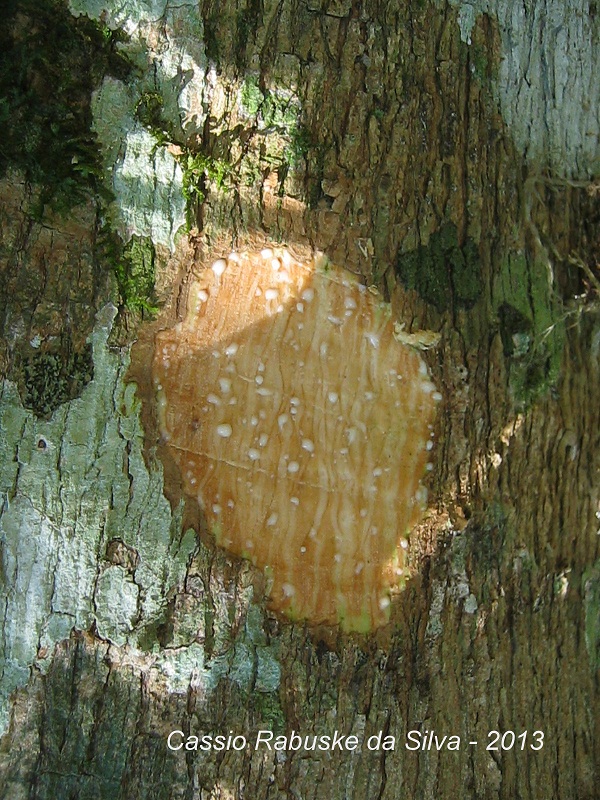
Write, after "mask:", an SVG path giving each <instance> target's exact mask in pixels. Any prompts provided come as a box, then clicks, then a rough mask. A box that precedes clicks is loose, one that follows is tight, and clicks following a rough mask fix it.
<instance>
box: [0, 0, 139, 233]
mask: <svg viewBox="0 0 600 800" xmlns="http://www.w3.org/2000/svg"><path fill="white" fill-rule="evenodd" d="M118 43H119V35H118V34H117V33H116V32H114V31H111V30H109V29H108V28H107V27H106V26H103V25H101V24H99V23H97V22H93V21H92V20H90V19H88V18H87V17H84V16H82V17H79V18H75V17H73V16H72V15H71V14H70V13H69V10H68V8H67V6H66V4H64V3H62V2H59V0H8V2H7V3H4V5H3V15H2V26H1V29H0V98H1V99H0V141H1V142H2V145H1V147H0V175H4V174H5V173H6V171H7V169H9V168H16V169H18V170H19V171H20V172H22V173H23V174H24V176H25V179H26V180H27V181H28V182H30V183H31V184H34V185H35V186H36V187H38V189H39V191H38V194H37V202H36V204H35V206H34V208H33V209H31V213H32V214H33V216H35V217H36V218H41V217H42V216H43V213H44V209H45V208H46V207H47V206H49V207H50V208H52V209H53V210H55V211H58V212H62V213H64V212H67V211H69V210H70V209H71V208H72V207H73V206H74V205H76V204H77V203H79V202H82V201H84V200H86V199H87V198H88V197H89V196H90V195H93V194H97V193H99V194H102V193H103V192H104V191H105V190H104V189H103V187H102V180H101V175H102V170H101V158H100V153H99V148H98V145H97V142H96V137H95V135H94V134H93V133H92V131H91V129H90V128H91V122H92V115H91V108H90V103H91V95H92V91H93V90H94V89H95V88H96V87H97V86H98V85H99V84H100V82H101V80H102V78H103V77H104V76H105V75H106V74H110V75H113V76H115V77H119V78H122V77H124V76H125V75H126V74H127V73H128V71H129V64H128V62H127V60H126V59H125V58H124V57H123V56H122V54H121V53H119V52H118V50H117V45H118Z"/></svg>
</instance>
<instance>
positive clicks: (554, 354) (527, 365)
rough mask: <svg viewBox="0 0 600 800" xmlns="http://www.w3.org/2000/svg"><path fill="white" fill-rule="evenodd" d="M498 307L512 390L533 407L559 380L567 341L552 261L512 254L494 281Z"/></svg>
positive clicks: (495, 299)
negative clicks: (550, 269) (554, 288)
mask: <svg viewBox="0 0 600 800" xmlns="http://www.w3.org/2000/svg"><path fill="white" fill-rule="evenodd" d="M493 298H494V307H495V311H496V314H497V316H498V324H499V332H500V336H501V339H502V345H503V349H504V355H505V357H506V359H507V363H508V370H509V384H510V388H511V391H512V394H513V396H514V398H515V400H516V401H517V403H518V404H519V405H521V406H524V407H527V406H529V405H530V404H531V403H532V402H533V401H534V400H535V399H536V398H537V397H539V396H541V395H542V394H544V393H545V392H546V391H548V389H549V388H550V387H551V386H552V385H553V384H554V383H555V382H556V380H557V378H558V375H559V372H560V364H561V354H562V349H563V344H564V334H565V327H564V315H563V313H562V310H561V307H560V304H559V301H558V299H557V298H556V296H555V294H554V293H553V291H552V287H551V282H550V280H549V275H548V265H547V264H545V263H543V262H542V261H541V260H538V261H530V260H529V259H528V258H527V256H526V255H525V254H524V253H522V252H516V253H509V254H508V256H507V258H506V259H505V261H504V262H503V264H502V266H501V269H500V271H499V273H498V275H497V276H496V280H495V282H494V292H493Z"/></svg>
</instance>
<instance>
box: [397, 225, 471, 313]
mask: <svg viewBox="0 0 600 800" xmlns="http://www.w3.org/2000/svg"><path fill="white" fill-rule="evenodd" d="M396 272H397V274H398V276H399V278H400V280H401V281H402V283H403V284H404V285H405V286H406V288H407V289H413V290H415V291H417V292H418V293H419V294H420V295H421V297H422V298H423V299H424V300H426V301H427V302H428V303H430V304H431V305H433V306H435V308H436V309H437V310H438V311H440V312H443V311H447V310H448V309H449V308H450V307H451V306H452V305H454V306H458V307H462V308H471V307H472V306H473V305H474V304H475V303H476V302H477V300H478V298H479V296H480V294H481V291H482V279H481V266H480V260H479V252H478V249H477V246H476V244H475V242H473V241H472V240H471V239H467V240H466V242H465V243H464V244H463V245H459V244H458V236H457V230H456V226H455V225H453V224H452V223H447V224H445V225H443V226H442V227H441V228H440V230H439V231H437V232H436V233H434V234H433V235H432V236H431V238H430V240H429V243H428V244H427V246H426V247H423V246H422V247H419V248H418V249H417V250H413V251H412V252H410V253H404V254H401V255H400V256H399V257H398V261H397V265H396Z"/></svg>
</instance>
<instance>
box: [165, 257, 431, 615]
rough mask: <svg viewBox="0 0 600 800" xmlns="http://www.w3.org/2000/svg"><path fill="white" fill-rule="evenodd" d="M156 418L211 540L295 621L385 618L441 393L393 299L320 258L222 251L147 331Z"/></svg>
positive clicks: (419, 505) (418, 500)
mask: <svg viewBox="0 0 600 800" xmlns="http://www.w3.org/2000/svg"><path fill="white" fill-rule="evenodd" d="M153 376H154V383H155V388H156V390H157V393H158V405H159V424H160V428H161V433H162V435H163V437H164V438H165V439H166V440H167V443H168V447H169V448H170V450H171V452H172V454H173V457H174V459H175V461H176V462H177V464H178V466H179V468H180V470H181V473H182V477H183V483H184V490H185V491H186V492H187V493H188V494H190V495H192V496H194V497H197V499H198V501H199V503H200V504H201V506H202V507H203V509H204V513H205V515H206V518H207V521H208V523H209V526H210V527H211V529H212V530H213V532H214V534H215V536H216V539H217V541H218V542H219V544H221V545H222V546H223V547H225V548H227V549H229V550H230V551H232V552H234V553H236V554H238V555H241V556H244V557H247V558H249V559H251V560H252V561H253V562H254V563H255V564H257V565H258V566H260V567H262V568H264V569H266V570H267V571H268V574H269V576H270V578H271V588H270V598H271V604H272V606H273V607H274V608H276V609H277V610H281V611H284V612H286V613H287V614H289V615H290V616H292V617H293V618H307V619H309V620H312V621H315V622H327V623H337V622H341V624H342V626H343V627H344V628H345V629H347V630H368V629H370V628H372V627H375V626H377V625H380V624H382V623H384V622H385V621H386V620H387V618H388V615H389V605H390V597H391V595H392V594H393V592H394V591H395V590H396V589H398V588H400V587H401V586H402V585H403V583H404V581H405V580H406V577H407V569H406V558H405V552H406V548H407V546H408V542H407V537H408V535H409V533H410V530H411V528H412V527H413V526H414V525H415V524H416V522H417V521H418V519H419V518H420V516H421V514H422V510H423V507H424V504H425V502H426V490H425V489H424V487H423V486H422V485H421V483H420V480H421V478H422V476H423V474H424V472H425V470H426V467H427V461H428V454H429V451H430V450H431V448H432V445H433V441H432V436H433V434H432V423H433V418H434V409H435V405H436V402H437V401H438V400H439V399H440V395H439V393H438V392H436V390H435V387H434V385H433V384H432V383H431V381H430V379H429V376H428V374H427V369H426V366H425V364H424V362H423V361H422V359H421V358H420V357H419V355H418V353H417V352H415V350H414V349H413V348H411V347H408V346H406V345H405V344H403V343H401V342H398V341H397V340H396V339H395V338H394V330H393V325H392V320H391V316H390V310H389V307H388V306H387V305H386V304H384V303H383V302H382V301H381V300H380V299H379V298H378V297H376V296H374V295H373V294H371V293H370V292H369V291H368V290H366V289H365V287H363V286H361V285H359V284H358V283H357V282H356V281H355V280H354V279H353V278H352V276H351V275H349V274H348V273H346V272H344V271H343V270H341V269H338V268H336V267H333V266H332V265H330V264H327V263H326V262H325V261H323V260H322V261H319V259H318V258H317V259H316V260H312V261H309V262H302V263H301V262H300V261H298V260H296V259H295V258H294V257H293V256H292V255H291V254H290V252H289V251H288V250H286V249H283V248H279V249H271V248H267V249H264V250H262V251H260V252H254V253H241V254H235V253H232V254H230V256H229V257H228V258H227V259H220V260H218V261H216V262H215V263H214V264H213V265H212V269H207V270H205V271H204V272H203V273H202V275H201V277H200V279H199V281H198V282H197V284H196V285H195V286H194V287H192V290H191V292H190V302H189V307H188V313H187V316H186V318H185V320H184V321H183V322H182V323H180V324H179V325H177V326H176V327H175V328H173V329H171V330H165V331H162V332H160V333H159V334H158V335H157V338H156V351H155V357H154V364H153Z"/></svg>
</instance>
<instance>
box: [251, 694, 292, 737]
mask: <svg viewBox="0 0 600 800" xmlns="http://www.w3.org/2000/svg"><path fill="white" fill-rule="evenodd" d="M250 714H251V716H252V717H254V720H253V721H254V723H255V724H256V725H257V726H258V727H260V728H263V729H267V730H270V731H273V733H274V734H275V735H276V736H277V735H279V734H281V733H284V732H285V727H286V726H285V715H284V713H283V708H282V707H281V701H280V699H279V693H278V692H252V694H251V695H250Z"/></svg>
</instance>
